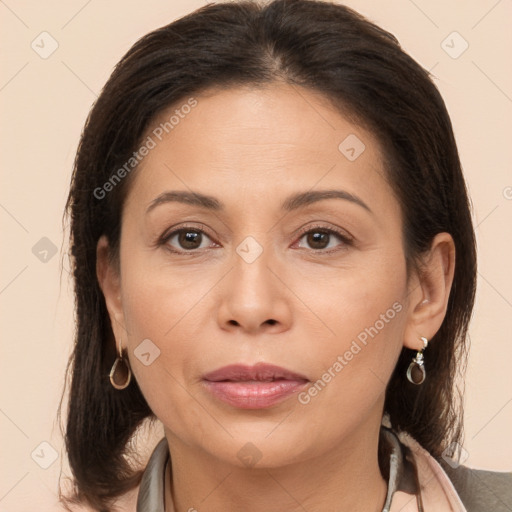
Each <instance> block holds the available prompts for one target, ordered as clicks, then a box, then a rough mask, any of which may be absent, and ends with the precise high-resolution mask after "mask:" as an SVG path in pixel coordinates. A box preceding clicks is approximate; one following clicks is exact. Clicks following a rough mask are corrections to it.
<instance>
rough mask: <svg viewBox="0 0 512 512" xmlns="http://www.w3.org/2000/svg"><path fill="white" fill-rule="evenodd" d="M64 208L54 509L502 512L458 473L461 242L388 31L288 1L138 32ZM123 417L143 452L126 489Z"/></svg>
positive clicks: (425, 81) (456, 208) (419, 86)
mask: <svg viewBox="0 0 512 512" xmlns="http://www.w3.org/2000/svg"><path fill="white" fill-rule="evenodd" d="M67 210H68V212H69V215H70V218H71V243H72V257H73V260H74V269H73V275H74V279H75V285H76V290H75V293H76V304H77V334H76V346H75V351H74V354H73V357H72V359H71V361H70V365H69V369H70V371H71V372H72V384H71V390H70V402H69V411H68V419H67V428H66V433H65V436H66V445H67V450H68V454H69V461H70V465H71V468H72V471H73V474H74V478H75V493H74V496H71V497H69V498H68V499H67V502H68V503H70V504H71V503H83V504H85V505H89V506H91V507H93V509H94V510H119V509H120V508H119V506H118V507H117V508H116V507H115V505H116V504H117V505H119V503H120V501H119V500H120V499H121V500H122V496H123V495H125V496H126V495H128V494H129V493H131V494H129V495H130V496H132V497H133V501H132V502H129V501H128V505H127V507H128V508H127V509H129V510H135V507H136V510H137V511H138V512H142V511H152V512H157V511H158V512H163V511H165V512H169V511H173V510H174V511H177V512H182V511H193V510H197V511H199V512H203V511H204V512H206V511H218V510H244V511H249V512H252V511H262V510H265V511H267V510H279V511H282V510H286V511H295V510H308V511H327V510H336V511H345V510H347V511H348V510H350V511H354V510H364V511H389V510H391V511H393V512H394V511H398V510H403V511H405V510H407V511H421V510H427V511H431V510H432V511H433V510H435V511H445V510H446V511H447V510H457V511H464V510H469V511H471V510H481V511H484V510H485V511H488V510H495V511H496V510H509V509H510V506H511V503H512V499H511V494H510V491H509V490H508V489H509V488H510V483H511V481H512V479H511V476H510V475H509V474H499V473H489V472H481V471H472V470H469V469H467V468H465V467H464V466H461V465H459V464H458V461H457V460H456V459H457V457H456V455H457V453H458V452H460V451H461V442H462V440H461V433H462V425H461V412H460V400H459V392H458V389H457V387H456V385H455V379H456V377H457V375H458V374H459V373H460V372H461V371H462V369H463V368H464V364H465V354H466V351H465V349H466V345H465V339H466V334H467V329H468V322H469V319H470V316H471V311H472V307H473V301H474V295H475V280H476V256H475V239H474V233H473V228H472V222H471V215H470V210H469V201H468V197H467V192H466V187H465V183H464V179H463V176H462V172H461V166H460V162H459V158H458V153H457V149H456V144H455V140H454V136H453V133H452V128H451V124H450V120H449V117H448V114H447V112H446V109H445V106H444V103H443V100H442V99H441V97H440V95H439V93H438V91H437V89H436V88H435V86H434V85H433V84H432V82H431V80H430V78H429V75H428V73H427V72H426V71H425V70H423V69H422V68H421V67H420V66H419V65H418V64H417V63H416V62H415V61H414V60H412V59H411V58H410V57H409V56H408V55H406V54H405V53H404V52H403V51H402V50H401V48H400V46H399V44H398V42H397V41H396V39H395V38H394V37H393V36H392V35H390V34H389V33H387V32H385V31H383V30H382V29H380V28H379V27H377V26H375V25H373V24H371V23H370V22H368V21H367V20H365V19H364V18H362V17H361V16H360V15H358V14H357V13H355V12H353V11H351V10H350V9H347V8H346V7H343V6H340V5H335V4H330V3H325V2H315V1H311V0H295V1H292V0H275V1H273V2H271V3H269V4H268V5H266V6H263V5H258V4H256V3H253V2H238V3H221V4H213V5H208V6H205V7H204V8H202V9H200V10H198V11H196V12H194V13H192V14H190V15H188V16H186V17H184V18H182V19H180V20H178V21H176V22H174V23H172V24H170V25H168V26H166V27H163V28H161V29H159V30H156V31H154V32H152V33H150V34H148V35H147V36H145V37H144V38H142V39H141V40H140V41H139V42H137V43H136V44H135V45H134V47H133V48H132V49H131V50H130V51H129V52H128V53H127V55H126V56H125V57H124V58H123V59H122V60H121V61H120V63H119V64H118V66H117V67H116V69H115V71H114V73H113V74H112V76H111V78H110V79H109V81H108V82H107V84H106V86H105V88H104V90H103V91H102V93H101V95H100V97H99V98H98V101H97V102H96V104H95V106H94V108H93V109H92V111H91V113H90V115H89V118H88V120H87V123H86V126H85V129H84V132H83V135H82V139H81V143H80V146H79V150H78V154H77V157H76V162H75V169H74V174H73V179H72V184H71V191H70V195H69V199H68V205H67ZM146 419H149V420H150V421H154V420H156V419H158V420H160V421H161V422H162V425H163V427H164V432H165V437H164V438H163V439H162V440H161V441H160V443H159V444H158V445H157V446H156V448H155V449H154V451H153V453H152V456H151V458H150V461H149V463H148V465H147V467H146V468H145V470H144V471H140V470H139V471H136V470H134V469H133V464H132V463H131V461H130V457H132V458H135V459H136V455H137V454H134V453H130V447H129V442H130V441H131V440H132V438H133V436H134V434H135V433H136V432H137V429H138V427H140V426H141V425H142V423H143V421H144V420H146ZM450 456H453V457H455V460H452V458H450ZM134 491H135V494H134ZM127 493H128V494H127ZM135 500H136V505H135ZM125 501H126V500H125ZM130 507H131V508H130ZM507 507H508V508H507Z"/></svg>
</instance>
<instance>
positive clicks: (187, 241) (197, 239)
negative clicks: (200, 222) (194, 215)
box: [165, 228, 210, 252]
mask: <svg viewBox="0 0 512 512" xmlns="http://www.w3.org/2000/svg"><path fill="white" fill-rule="evenodd" d="M207 240H210V238H209V237H208V235H206V233H204V232H203V231H201V230H200V229H192V228H182V229H177V230H176V231H173V232H172V233H169V235H168V236H166V237H165V243H166V244H168V245H170V246H171V248H172V249H173V250H176V251H177V252H179V251H193V250H195V249H203V248H204V247H205V245H203V244H204V242H205V241H207ZM206 247H208V245H206Z"/></svg>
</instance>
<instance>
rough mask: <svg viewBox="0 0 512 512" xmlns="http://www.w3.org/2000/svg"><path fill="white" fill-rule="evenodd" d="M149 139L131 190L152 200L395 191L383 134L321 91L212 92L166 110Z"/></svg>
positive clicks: (272, 88)
mask: <svg viewBox="0 0 512 512" xmlns="http://www.w3.org/2000/svg"><path fill="white" fill-rule="evenodd" d="M190 105H194V106H192V107H191V106H190ZM146 137H150V138H151V140H152V141H153V144H152V146H153V147H152V149H151V150H150V151H149V152H148V154H147V155H146V156H145V157H144V159H143V160H142V162H141V164H140V165H139V168H138V169H137V172H136V177H135V180H134V183H133V184H132V188H133V191H132V192H133V194H131V193H130V195H135V196H137V197H139V198H143V199H144V200H145V201H150V200H151V197H154V196H155V195H157V194H158V193H161V192H162V188H163V187H169V188H178V189H182V190H183V189H187V188H188V189H191V188H192V189H194V190H197V191H201V192H208V191H209V190H211V189H212V188H214V189H216V190H217V191H218V192H219V193H221V194H222V195H223V196H224V197H227V198H228V199H227V201H229V196H230V195H232V196H233V199H236V198H237V197H238V198H239V194H240V191H241V189H244V190H245V192H244V193H246V194H251V193H252V194H256V195H258V196H260V197H261V195H262V194H263V195H265V196H266V197H267V198H268V199H270V198H271V196H273V195H275V194H273V192H277V191H278V190H279V189H282V188H287V189H290V188H292V189H298V188H299V189H311V188H313V187H316V186H319V187H320V188H325V187H328V186H340V185H343V186H344V187H345V188H347V189H348V190H349V191H352V192H356V191H357V193H358V195H366V196H367V197H368V196H369V195H373V196H375V194H376V192H377V191H376V189H379V188H380V189H383V190H382V192H383V193H384V196H385V195H386V194H388V195H389V193H390V192H391V191H390V190H389V187H388V185H387V182H386V180H385V171H384V167H383V159H382V156H381V149H380V144H379V141H378V140H377V139H376V137H375V136H374V135H373V134H372V133H371V132H369V131H367V130H365V129H363V128H362V127H360V126H358V125H356V124H354V123H353V122H351V121H350V120H349V119H348V118H347V117H346V116H344V115H343V114H342V113H341V112H340V111H339V110H338V109H336V108H334V106H333V105H332V104H331V103H330V102H329V101H328V99H327V98H325V97H324V96H323V95H321V94H320V93H318V92H315V91H311V90H308V89H304V88H300V87H297V86H291V85H286V84H272V85H268V86H265V87H257V88H256V87H239V88H230V89H225V90H213V89H212V90H209V91H206V92H204V93H202V94H199V95H197V96H194V97H193V101H190V98H185V99H183V100H182V102H178V103H176V104H175V105H173V106H172V107H170V108H168V109H166V110H165V111H164V112H162V113H161V114H160V115H159V116H158V117H157V118H156V119H155V120H154V121H153V122H152V123H151V125H150V127H149V129H148V131H147V134H146ZM386 187H388V189H386ZM374 199H375V198H374ZM381 199H382V198H381ZM384 199H385V198H384Z"/></svg>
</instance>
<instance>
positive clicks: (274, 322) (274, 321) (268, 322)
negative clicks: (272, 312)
mask: <svg viewBox="0 0 512 512" xmlns="http://www.w3.org/2000/svg"><path fill="white" fill-rule="evenodd" d="M276 323H277V320H274V319H273V318H271V319H270V320H267V324H270V325H275V324H276Z"/></svg>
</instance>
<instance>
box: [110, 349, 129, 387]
mask: <svg viewBox="0 0 512 512" xmlns="http://www.w3.org/2000/svg"><path fill="white" fill-rule="evenodd" d="M131 380H132V371H131V369H130V365H129V363H128V359H127V358H126V359H125V358H123V349H122V345H121V344H119V355H118V356H117V357H116V360H115V361H114V364H113V365H112V369H111V370H110V383H111V384H112V386H114V388H116V389H125V388H127V387H128V385H129V384H130V381H131Z"/></svg>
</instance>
